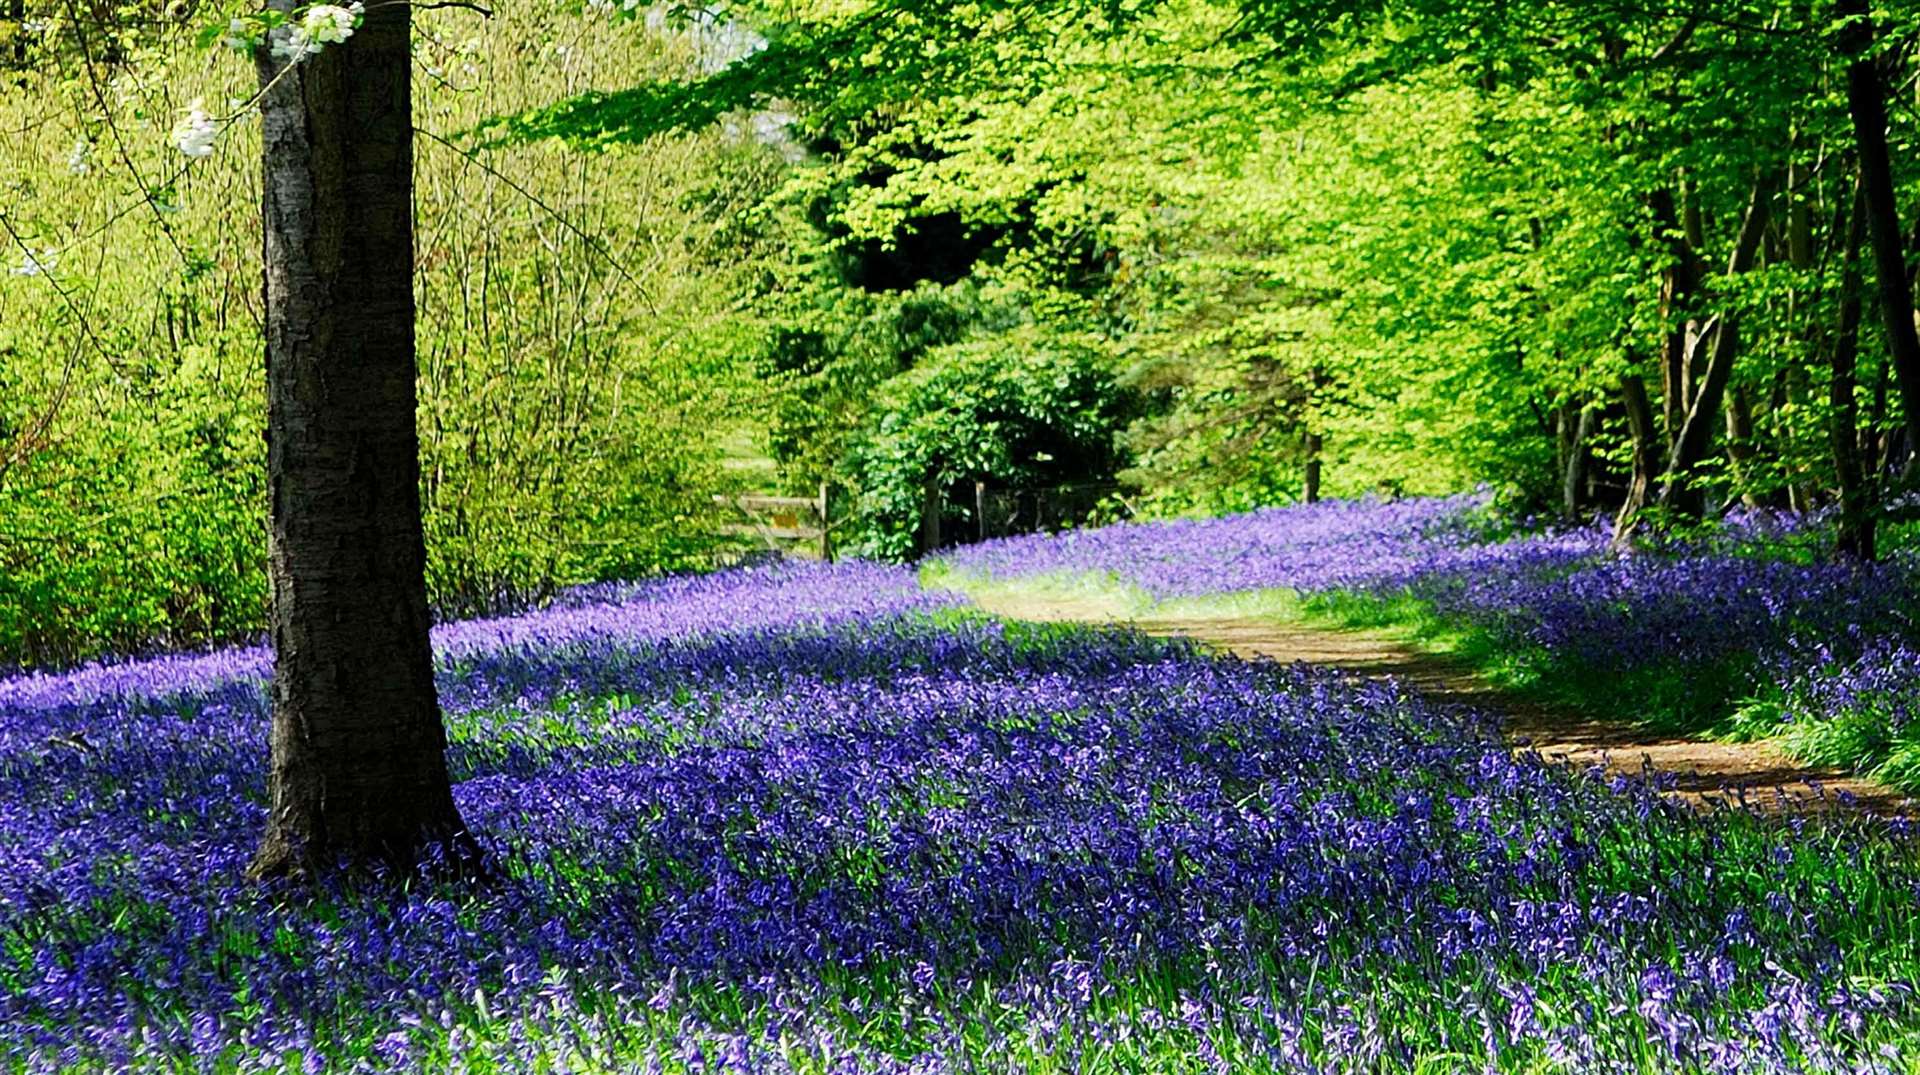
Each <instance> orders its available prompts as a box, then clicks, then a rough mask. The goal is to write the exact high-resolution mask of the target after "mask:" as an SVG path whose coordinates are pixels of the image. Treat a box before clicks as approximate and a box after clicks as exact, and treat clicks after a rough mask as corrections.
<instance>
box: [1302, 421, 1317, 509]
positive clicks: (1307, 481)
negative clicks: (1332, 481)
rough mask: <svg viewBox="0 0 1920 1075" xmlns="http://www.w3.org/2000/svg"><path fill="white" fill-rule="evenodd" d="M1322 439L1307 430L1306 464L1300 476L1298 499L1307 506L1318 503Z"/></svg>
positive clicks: (1315, 433)
mask: <svg viewBox="0 0 1920 1075" xmlns="http://www.w3.org/2000/svg"><path fill="white" fill-rule="evenodd" d="M1321 449H1322V438H1321V436H1320V434H1319V433H1317V432H1315V431H1313V430H1311V429H1309V430H1308V431H1307V437H1306V453H1307V463H1306V466H1305V467H1304V468H1303V469H1304V471H1305V473H1304V474H1303V475H1302V476H1301V493H1300V498H1301V499H1302V500H1304V501H1306V502H1307V503H1309V504H1318V503H1319V502H1320V452H1321Z"/></svg>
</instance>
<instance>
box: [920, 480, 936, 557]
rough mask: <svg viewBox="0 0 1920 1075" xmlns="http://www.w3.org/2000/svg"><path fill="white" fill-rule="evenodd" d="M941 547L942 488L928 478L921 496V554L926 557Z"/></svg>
mask: <svg viewBox="0 0 1920 1075" xmlns="http://www.w3.org/2000/svg"><path fill="white" fill-rule="evenodd" d="M939 547H940V486H939V485H938V484H936V483H935V482H934V480H933V479H932V478H928V479H927V481H926V484H925V485H924V486H922V487H921V495H920V552H921V553H922V554H923V555H924V554H926V553H930V552H932V551H933V550H935V549H937V548H939Z"/></svg>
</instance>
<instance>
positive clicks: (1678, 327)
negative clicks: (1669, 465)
mask: <svg viewBox="0 0 1920 1075" xmlns="http://www.w3.org/2000/svg"><path fill="white" fill-rule="evenodd" d="M1647 204H1648V207H1649V208H1650V209H1651V210H1652V213H1653V225H1654V229H1655V230H1656V231H1657V232H1658V233H1659V235H1658V238H1659V239H1660V240H1661V241H1662V242H1664V243H1665V244H1666V247H1667V257H1668V262H1667V266H1666V268H1665V269H1663V270H1661V273H1660V318H1661V321H1662V322H1663V324H1664V325H1665V326H1666V334H1665V335H1664V336H1663V337H1662V338H1661V344H1660V410H1661V418H1662V419H1663V420H1662V422H1661V428H1662V429H1663V430H1664V431H1665V433H1666V449H1667V451H1668V452H1671V451H1672V450H1673V444H1674V441H1675V439H1677V438H1678V437H1679V435H1680V427H1681V426H1682V425H1684V424H1685V422H1686V417H1687V404H1688V401H1690V400H1691V399H1692V398H1693V377H1694V374H1695V371H1694V370H1693V369H1692V365H1691V361H1690V356H1691V355H1692V354H1693V353H1694V352H1695V351H1696V350H1697V345H1696V343H1695V341H1694V340H1693V333H1692V328H1693V322H1692V320H1691V318H1690V316H1689V308H1690V307H1691V306H1692V305H1693V302H1694V297H1695V296H1696V295H1698V294H1699V292H1700V279H1701V277H1702V276H1704V275H1705V274H1704V272H1702V270H1701V268H1700V254H1699V248H1697V247H1695V246H1694V245H1693V243H1692V242H1691V241H1689V239H1688V238H1687V229H1685V228H1684V227H1682V225H1681V219H1680V217H1679V216H1678V214H1677V211H1676V209H1675V207H1674V203H1673V194H1672V192H1671V191H1667V190H1657V191H1655V192H1654V193H1653V194H1652V195H1651V196H1650V197H1649V198H1648V199H1647Z"/></svg>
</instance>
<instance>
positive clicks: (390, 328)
mask: <svg viewBox="0 0 1920 1075" xmlns="http://www.w3.org/2000/svg"><path fill="white" fill-rule="evenodd" d="M279 3H280V6H282V7H284V6H285V0H279ZM409 10H410V9H409V8H408V6H407V5H404V4H379V5H373V6H371V7H370V8H369V10H368V12H367V16H366V22H365V25H364V26H362V27H361V29H360V30H359V31H358V32H357V33H355V34H354V35H353V37H352V39H351V40H350V41H348V42H345V43H343V44H335V45H331V46H329V47H327V48H326V49H325V50H324V51H323V52H321V53H320V54H319V55H317V56H314V57H310V58H309V59H307V60H306V61H305V62H303V63H301V64H300V65H299V66H298V67H297V68H295V69H294V70H293V71H292V72H290V73H288V74H286V75H285V77H282V78H280V80H279V81H278V82H277V83H276V82H273V79H274V77H275V76H276V75H278V74H279V73H280V70H279V69H280V66H281V64H280V62H279V61H276V60H273V59H271V58H270V57H268V56H267V55H266V54H265V51H264V50H263V51H262V53H261V55H260V56H259V57H258V64H259V67H260V77H261V80H262V82H263V83H266V84H270V85H271V86H272V88H271V90H270V91H269V92H268V93H267V95H266V97H265V98H264V100H263V101H262V105H261V120H262V141H263V146H262V148H263V173H262V190H263V222H264V229H265V264H266V273H265V301H266V311H267V316H266V340H267V467H268V487H269V493H270V496H271V501H272V503H271V509H270V520H271V533H270V536H269V543H268V551H269V572H270V577H271V583H272V593H273V609H272V621H271V622H272V634H273V648H274V679H273V728H272V735H271V743H272V759H271V769H270V773H269V782H268V795H269V800H270V802H269V814H268V818H267V830H266V834H265V836H264V838H263V839H262V841H261V844H260V848H259V851H258V853H257V855H256V857H255V859H254V862H253V866H252V872H253V873H254V874H255V875H256V876H267V875H276V874H295V875H305V874H310V873H312V872H314V871H316V870H320V869H325V868H327V867H329V866H332V865H334V864H336V863H339V862H342V861H379V862H384V863H387V864H391V865H395V866H399V867H410V866H413V865H416V864H418V863H419V861H420V853H421V852H422V850H423V849H425V848H427V847H428V846H429V845H435V844H438V845H442V846H445V847H447V848H448V849H449V850H452V851H453V852H455V853H456V854H457V855H458V856H459V858H460V860H464V859H465V857H466V854H467V853H468V852H470V851H471V840H470V837H468V836H467V835H466V830H465V828H464V826H463V825H462V823H461V820H460V816H459V813H458V811H457V810H456V809H455V807H454V802H453V794H452V790H451V787H450V784H449V781H448V777H447V766H446V733H445V731H444V729H443V728H442V727H441V723H440V709H439V704H438V701H437V699H436V697H435V693H434V683H433V657H432V653H431V650H430V648H429V643H428V635H427V632H428V626H429V620H428V614H427V599H426V580H425V564H426V548H425V541H424V537H423V534H422V528H421V520H420V473H419V470H420V463H419V435H418V432H417V430H416V428H415V424H414V422H415V418H414V414H415V403H414V394H415V388H414V377H415V370H414V339H413V319H414V309H413V212H412V177H413V161H412V152H413V151H412V100H411V91H410V88H409V78H410V71H409V63H410V55H409V18H408V12H409Z"/></svg>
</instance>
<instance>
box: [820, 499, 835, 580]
mask: <svg viewBox="0 0 1920 1075" xmlns="http://www.w3.org/2000/svg"><path fill="white" fill-rule="evenodd" d="M828 507H829V502H828V500H827V483H826V482H821V483H820V562H821V563H823V564H830V563H833V517H832V516H831V515H829V514H827V510H828Z"/></svg>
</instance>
